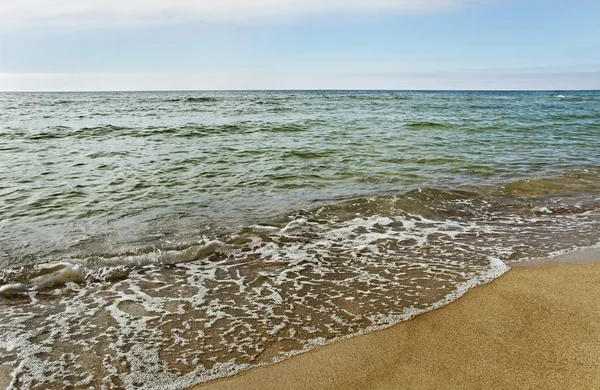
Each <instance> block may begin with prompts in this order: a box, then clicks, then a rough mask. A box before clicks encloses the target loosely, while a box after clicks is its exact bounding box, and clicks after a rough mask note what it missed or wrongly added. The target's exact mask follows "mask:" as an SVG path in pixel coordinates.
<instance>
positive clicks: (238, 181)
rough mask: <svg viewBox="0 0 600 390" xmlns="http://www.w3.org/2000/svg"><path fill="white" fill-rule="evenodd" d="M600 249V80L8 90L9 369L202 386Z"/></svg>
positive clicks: (83, 380)
mask: <svg viewBox="0 0 600 390" xmlns="http://www.w3.org/2000/svg"><path fill="white" fill-rule="evenodd" d="M599 243H600V92H598V91H583V92H578V91H543V92H478V91H460V92H452V91H445V92H435V91H428V92H422V91H236V92H94V93H1V94H0V383H4V384H5V385H6V386H7V388H8V389H67V388H72V389H136V388H146V389H167V390H171V389H173V390H174V389H185V388H188V387H190V386H192V385H195V384H198V383H202V382H205V381H208V380H212V379H215V378H220V377H225V376H229V375H232V374H235V373H237V372H240V371H243V370H246V369H249V368H251V367H255V366H258V365H264V364H270V363H274V362H278V361H281V360H283V359H285V358H287V357H290V356H293V355H295V354H298V353H302V352H305V351H308V350H310V349H312V348H314V347H315V346H318V345H323V344H327V343H330V342H333V341H336V340H340V339H344V338H347V337H352V336H356V335H360V334H363V333H365V332H370V331H375V330H378V329H382V328H386V327H389V326H391V325H394V324H396V323H398V322H401V321H405V320H409V319H411V318H413V317H414V316H416V315H418V314H421V313H424V312H427V311H430V310H433V309H436V308H439V307H441V306H444V305H446V304H448V303H450V302H452V301H453V300H455V299H457V298H459V297H460V296H461V295H463V294H464V293H465V292H467V291H468V290H469V289H470V288H472V287H475V286H477V285H480V284H483V283H487V282H490V281H492V280H493V279H495V278H497V277H499V276H501V275H502V274H503V273H504V272H506V271H507V270H509V269H510V267H511V266H512V265H513V264H515V263H520V262H525V261H532V260H535V261H540V260H541V261H544V259H549V258H552V257H553V256H557V255H559V254H564V253H570V252H574V251H579V250H582V249H585V248H596V247H598V246H599Z"/></svg>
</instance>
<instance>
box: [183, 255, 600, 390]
mask: <svg viewBox="0 0 600 390" xmlns="http://www.w3.org/2000/svg"><path fill="white" fill-rule="evenodd" d="M195 389H204V390H208V389H244V390H249V389H261V390H267V389H277V390H282V389H290V390H291V389H600V264H599V263H588V264H568V265H566V264H552V265H546V266H538V267H530V268H518V269H514V270H512V271H509V272H508V273H507V274H505V275H504V276H503V277H501V278H500V279H498V280H496V281H494V282H493V283H491V284H489V285H486V286H482V287H478V288H476V289H474V290H472V291H470V292H469V293H467V294H466V295H465V296H464V297H463V298H461V299H459V300H458V301H457V302H455V303H453V304H451V305H448V306H446V307H444V308H442V309H440V310H436V311H433V312H430V313H427V314H424V315H421V316H419V317H417V318H415V319H413V320H412V321H408V322H404V323H401V324H398V325H396V326H393V327H391V328H389V329H386V330H382V331H378V332H373V333H369V334H366V335H363V336H359V337H355V338H351V339H347V340H343V341H340V342H337V343H333V344H330V345H327V346H324V347H320V348H316V349H315V350H313V351H311V352H308V353H305V354H302V355H299V356H296V357H293V358H291V359H288V360H286V361H284V362H282V363H279V364H275V365H270V366H263V367H258V368H255V369H252V370H250V371H247V372H244V373H242V374H239V375H237V376H234V377H231V378H227V379H222V380H218V381H214V382H209V383H207V384H204V385H200V386H197V387H195Z"/></svg>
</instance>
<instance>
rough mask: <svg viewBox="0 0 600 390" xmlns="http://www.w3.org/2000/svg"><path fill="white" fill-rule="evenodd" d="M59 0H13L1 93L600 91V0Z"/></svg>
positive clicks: (0, 20) (0, 68) (5, 18)
mask: <svg viewBox="0 0 600 390" xmlns="http://www.w3.org/2000/svg"><path fill="white" fill-rule="evenodd" d="M23 1H24V2H25V3H26V4H25V5H23V4H22V2H23ZM122 2H125V0H123V1H122ZM122 2H121V3H122ZM52 3H53V2H52V1H43V0H4V1H3V0H0V26H1V27H0V90H132V89H135V90H140V89H146V90H156V89H304V88H306V89H315V88H318V89H559V90H562V89H600V1H597V0H594V1H592V0H573V1H569V2H565V1H556V0H549V1H526V0H525V1H516V0H491V1H483V0H480V1H475V0H473V1H451V0H420V1H417V0H414V1H413V0H398V1H394V0H370V1H363V0H352V1H347V2H341V1H330V2H327V1H326V0H322V1H320V2H317V1H316V0H279V2H278V1H276V0H248V1H244V2H242V1H238V2H237V3H236V2H235V0H221V1H217V0H204V1H196V2H194V1H192V0H171V1H163V0H151V1H146V2H143V1H138V2H137V3H139V4H135V3H136V2H135V1H134V2H133V3H134V4H132V5H131V6H125V7H122V6H120V4H119V2H118V1H116V0H109V1H106V0H105V1H101V0H90V2H89V4H90V5H89V7H87V8H85V7H83V8H85V9H82V8H81V7H80V8H76V7H78V6H79V5H78V2H77V1H76V0H67V1H63V2H62V4H63V5H64V4H66V5H64V7H68V6H69V3H70V4H71V5H72V7H74V8H65V9H61V8H60V7H58V8H57V7H56V6H54V7H53V4H52ZM57 4H58V3H57ZM86 4H88V3H86ZM240 4H241V5H240ZM323 4H325V6H324V5H323ZM2 6H4V11H2V9H3V8H2ZM415 6H417V7H418V9H414V8H415ZM32 10H37V11H36V12H34V11H32Z"/></svg>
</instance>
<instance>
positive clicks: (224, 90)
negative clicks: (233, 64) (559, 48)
mask: <svg viewBox="0 0 600 390" xmlns="http://www.w3.org/2000/svg"><path fill="white" fill-rule="evenodd" d="M117 92H124V93H137V92H600V89H556V88H548V89H379V88H374V89H353V88H347V89H346V88H344V89H339V88H335V89H328V88H318V89H303V88H298V89H295V88H294V89H289V88H285V89H140V90H133V89H132V90H126V89H116V90H64V91H58V90H41V91H36V90H31V91H0V93H117Z"/></svg>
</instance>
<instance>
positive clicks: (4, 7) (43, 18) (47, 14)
mask: <svg viewBox="0 0 600 390" xmlns="http://www.w3.org/2000/svg"><path fill="white" fill-rule="evenodd" d="M484 1H485V0H479V2H480V3H481V2H484ZM490 1H494V0H487V2H490ZM473 2H476V0H0V25H3V26H12V27H24V26H31V25H40V24H41V25H58V26H114V25H146V24H172V23H179V22H186V21H209V22H224V21H225V22H226V21H262V20H269V21H275V20H289V19H294V18H302V17H307V16H313V15H322V14H345V15H353V14H360V15H362V14H387V13H396V14H401V13H412V12H439V11H444V10H448V9H453V8H457V7H461V6H463V5H465V4H466V3H473Z"/></svg>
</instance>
